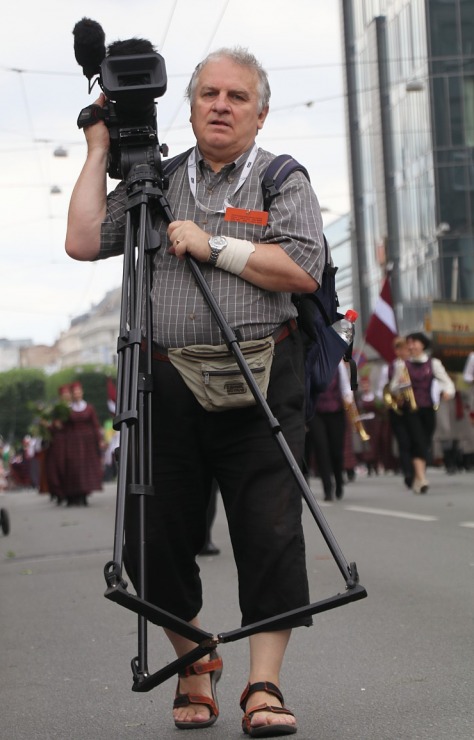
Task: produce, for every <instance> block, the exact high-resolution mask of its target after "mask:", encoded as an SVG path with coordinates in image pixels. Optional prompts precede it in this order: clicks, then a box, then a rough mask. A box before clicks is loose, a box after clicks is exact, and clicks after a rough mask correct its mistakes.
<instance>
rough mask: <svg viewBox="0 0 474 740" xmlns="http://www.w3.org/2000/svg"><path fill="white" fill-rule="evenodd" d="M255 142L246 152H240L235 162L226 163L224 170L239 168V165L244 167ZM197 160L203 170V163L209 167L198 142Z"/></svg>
mask: <svg viewBox="0 0 474 740" xmlns="http://www.w3.org/2000/svg"><path fill="white" fill-rule="evenodd" d="M254 143H255V142H254V141H252V144H251V146H249V148H248V149H246V151H245V152H243V153H242V154H240V155H239V156H238V157H237V159H234V161H233V162H229V163H228V164H225V165H224V167H223V168H222V169H223V170H226V169H237V168H238V167H242V166H243V165H244V163H245V162H246V161H247V158H248V156H249V154H250V152H251V150H252V148H253V146H254ZM196 162H197V163H198V164H199V167H200V169H201V171H202V167H203V165H204V166H205V167H209V165H208V164H207V162H206V160H205V158H204V155H203V154H202V153H201V151H200V150H199V146H198V145H197V144H196Z"/></svg>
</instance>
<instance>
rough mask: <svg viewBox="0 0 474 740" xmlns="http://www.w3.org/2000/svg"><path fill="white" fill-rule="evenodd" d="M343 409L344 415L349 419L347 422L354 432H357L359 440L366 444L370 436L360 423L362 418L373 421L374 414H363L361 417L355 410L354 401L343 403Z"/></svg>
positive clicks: (357, 410)
mask: <svg viewBox="0 0 474 740" xmlns="http://www.w3.org/2000/svg"><path fill="white" fill-rule="evenodd" d="M344 408H345V410H346V413H347V415H348V417H349V420H350V422H351V424H352V426H353V428H354V429H355V431H356V432H357V434H358V435H359V437H360V438H361V440H362V442H368V441H369V439H370V434H368V432H367V431H366V429H365V428H364V425H363V423H362V418H366V419H367V418H370V419H373V418H374V414H364V415H361V414H360V413H359V409H358V408H357V406H356V403H355V401H348V402H345V403H344Z"/></svg>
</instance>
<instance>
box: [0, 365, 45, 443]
mask: <svg viewBox="0 0 474 740" xmlns="http://www.w3.org/2000/svg"><path fill="white" fill-rule="evenodd" d="M45 394H46V375H45V373H44V372H43V370H37V369H34V368H24V369H14V370H8V371H7V372H4V373H0V434H1V435H2V437H3V438H4V439H5V440H7V441H8V442H10V443H11V444H18V443H19V442H20V440H22V439H23V437H24V436H25V434H27V433H28V429H29V427H30V425H31V422H32V419H33V416H34V411H32V406H34V405H35V404H37V403H41V402H43V401H44V400H45Z"/></svg>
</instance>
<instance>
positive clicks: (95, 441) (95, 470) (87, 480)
mask: <svg viewBox="0 0 474 740" xmlns="http://www.w3.org/2000/svg"><path fill="white" fill-rule="evenodd" d="M71 391H72V404H71V416H70V429H69V434H68V443H67V481H66V491H65V495H66V498H67V503H68V506H72V505H76V504H77V505H83V506H87V496H88V495H89V494H90V493H92V491H100V490H101V489H102V479H103V471H102V460H101V448H102V433H101V428H100V424H99V420H98V418H97V414H96V412H95V409H94V407H93V406H92V405H91V404H90V403H87V402H86V401H85V400H84V397H83V389H82V385H81V384H80V383H78V382H75V383H72V384H71Z"/></svg>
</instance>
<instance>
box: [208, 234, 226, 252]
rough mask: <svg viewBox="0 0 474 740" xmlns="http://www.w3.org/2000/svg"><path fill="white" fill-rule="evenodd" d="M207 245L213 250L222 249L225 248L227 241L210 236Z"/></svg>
mask: <svg viewBox="0 0 474 740" xmlns="http://www.w3.org/2000/svg"><path fill="white" fill-rule="evenodd" d="M209 245H210V246H211V248H212V247H213V248H214V249H223V248H224V247H226V246H227V239H226V238H225V236H211V238H210V239H209Z"/></svg>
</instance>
